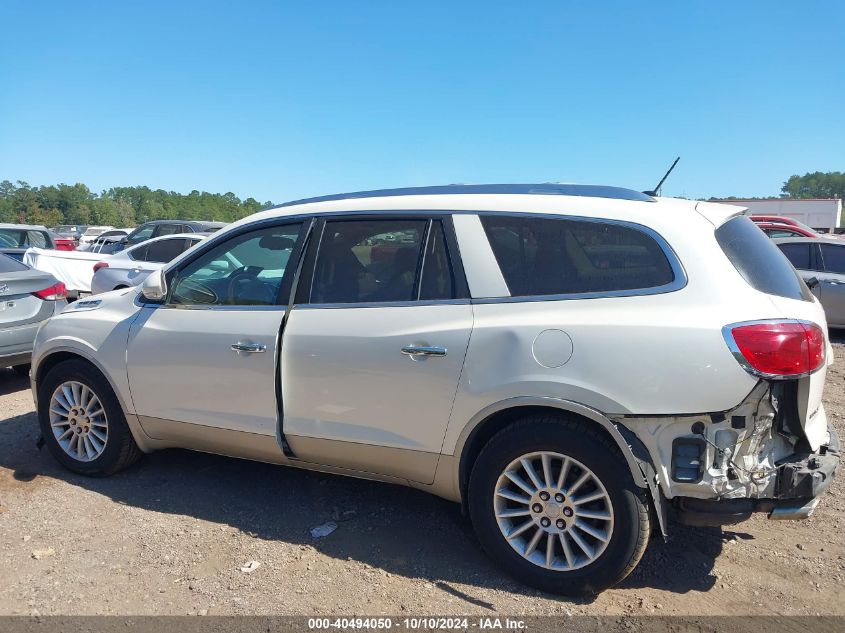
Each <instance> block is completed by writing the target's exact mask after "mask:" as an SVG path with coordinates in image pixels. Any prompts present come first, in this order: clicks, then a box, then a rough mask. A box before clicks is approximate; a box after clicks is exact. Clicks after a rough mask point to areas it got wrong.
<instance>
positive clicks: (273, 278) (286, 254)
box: [168, 224, 301, 306]
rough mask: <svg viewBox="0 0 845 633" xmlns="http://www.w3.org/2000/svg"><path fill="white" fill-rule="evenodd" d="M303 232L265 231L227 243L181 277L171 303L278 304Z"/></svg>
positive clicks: (290, 228)
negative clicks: (293, 253) (290, 260)
mask: <svg viewBox="0 0 845 633" xmlns="http://www.w3.org/2000/svg"><path fill="white" fill-rule="evenodd" d="M300 227H301V224H288V225H285V226H273V227H266V228H262V229H257V230H255V231H250V232H249V233H244V234H243V235H239V236H236V237H233V238H230V239H228V240H225V241H224V242H222V243H221V244H219V245H218V246H216V247H214V248H212V249H211V250H209V251H207V252H205V253H203V254H202V255H200V256H199V257H197V258H196V259H195V260H194V261H192V262H191V263H189V264H188V265H187V266H186V267H185V268H184V269H182V270H181V271H179V272H178V273H177V275H176V277H175V279H174V280H173V282H172V291H171V294H170V297H169V300H168V303H171V304H174V305H192V306H199V305H201V306H224V305H226V306H270V305H276V304H277V303H278V302H279V294H280V292H281V288H282V279H283V277H284V274H285V270H286V269H287V265H288V261H289V259H290V256H291V253H292V252H293V247H294V245H295V244H296V240H297V237H298V236H299V230H300Z"/></svg>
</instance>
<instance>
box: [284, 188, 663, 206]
mask: <svg viewBox="0 0 845 633" xmlns="http://www.w3.org/2000/svg"><path fill="white" fill-rule="evenodd" d="M455 194H476V195H479V194H488V195H489V194H507V195H514V194H531V195H545V196H581V197H587V198H611V199H614V200H633V201H638V202H654V201H655V199H654V198H652V197H651V196H649V195H646V194H644V193H642V192H641V191H634V190H633V189H625V188H623V187H608V186H604V185H570V184H560V183H540V184H494V185H436V186H433V187H405V188H400V189H376V190H373V191H356V192H352V193H337V194H333V195H328V196H318V197H316V198H304V199H302V200H292V201H291V202H285V203H284V204H280V205H277V206H276V207H273V208H275V209H280V208H282V207H292V206H295V205H299V204H310V203H312V202H329V201H332V200H352V199H358V198H390V197H395V196H432V195H455Z"/></svg>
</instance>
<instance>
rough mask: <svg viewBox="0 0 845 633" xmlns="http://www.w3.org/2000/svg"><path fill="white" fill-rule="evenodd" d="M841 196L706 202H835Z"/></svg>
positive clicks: (725, 199)
mask: <svg viewBox="0 0 845 633" xmlns="http://www.w3.org/2000/svg"><path fill="white" fill-rule="evenodd" d="M836 200H841V198H710V199H709V200H707V202H728V203H730V202H775V201H777V202H835V201H836Z"/></svg>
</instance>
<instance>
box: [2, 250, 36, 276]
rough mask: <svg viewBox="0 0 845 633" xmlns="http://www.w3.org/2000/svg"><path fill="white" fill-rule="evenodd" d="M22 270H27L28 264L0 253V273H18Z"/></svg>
mask: <svg viewBox="0 0 845 633" xmlns="http://www.w3.org/2000/svg"><path fill="white" fill-rule="evenodd" d="M24 270H29V266H27V265H26V264H22V263H21V262H19V261H18V260H16V259H12V258H11V257H9V256H7V255H3V254H0V273H19V272H21V271H24Z"/></svg>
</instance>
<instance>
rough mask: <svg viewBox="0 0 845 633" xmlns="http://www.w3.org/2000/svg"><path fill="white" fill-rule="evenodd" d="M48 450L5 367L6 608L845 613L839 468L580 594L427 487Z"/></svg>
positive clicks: (835, 410) (195, 458)
mask: <svg viewBox="0 0 845 633" xmlns="http://www.w3.org/2000/svg"><path fill="white" fill-rule="evenodd" d="M834 340H835V341H836V345H835V348H836V352H837V354H838V355H839V357H838V359H837V362H836V365H835V366H834V368H833V371H832V372H830V373H829V374H828V384H827V393H826V398H825V405H826V407H827V412H828V415H829V417H830V418H831V419H832V420H833V421H834V424H835V425H836V426H837V428H838V430H839V432H840V434H843V433H845V381H843V377H845V336H843V335H842V334H839V335H838V336H837V335H835V337H834ZM843 437H845V435H843ZM37 439H38V431H37V423H36V419H35V414H34V413H33V405H32V398H31V396H30V392H29V390H28V385H27V383H26V381H25V380H23V379H20V378H18V377H17V376H15V375H14V374H13V373H12V372H11V371H8V370H0V543H2V546H1V547H2V549H1V550H0V578H2V581H0V614H34V613H39V614H68V615H69V614H178V615H184V614H201V615H204V614H316V613H322V614H326V613H333V614H368V615H376V614H392V615H401V614H405V613H407V614H413V615H420V614H434V615H445V614H474V613H477V614H490V615H495V614H500V615H549V614H558V615H561V614H573V615H575V614H591V615H605V614H607V615H611V614H628V613H630V614H638V615H639V614H662V615H669V614H684V615H693V614H695V615H699V614H700V615H704V614H767V615H772V614H795V615H798V614H816V613H820V614H845V538H843V535H842V534H843V530H845V508H843V501H845V483H843V480H845V477H843V476H842V475H840V479H839V481H837V482H836V483H835V484H834V486H833V488H832V490H831V491H830V492H828V494H827V495H826V496H825V498H824V499H823V502H822V504H821V505H820V506H819V508H818V510H817V511H816V513H815V515H814V516H813V517H812V518H811V519H809V520H807V521H804V522H798V523H790V522H774V521H768V520H766V519H765V518H754V519H752V520H751V521H748V522H746V523H743V524H740V525H738V526H734V527H732V528H728V529H725V530H713V529H709V530H705V529H687V528H681V527H675V528H674V530H673V534H672V538H671V540H670V542H669V543H663V541H662V540H653V541H652V543H651V545H650V547H649V550H648V552H647V553H646V556H645V559H644V560H643V562H642V563H641V565H640V566H639V568H638V569H637V570H636V571H635V572H634V574H633V575H632V576H631V577H630V578H628V579H627V580H626V581H625V582H624V583H623V584H622V585H621V586H620V587H618V588H615V589H612V590H609V591H606V592H605V593H603V594H602V595H600V596H598V597H597V598H595V599H591V600H577V601H572V600H567V599H563V598H558V597H554V596H548V595H545V594H541V593H539V592H536V591H533V590H527V589H525V588H524V587H522V586H520V585H518V584H516V583H515V582H513V581H511V580H510V579H509V578H508V577H506V576H504V575H503V574H502V573H501V572H499V570H498V569H496V568H495V567H493V566H492V565H491V564H490V563H489V562H488V560H487V559H486V558H485V557H484V555H483V554H482V553H481V551H480V550H479V548H478V546H477V544H476V542H475V539H474V538H473V536H472V532H471V530H470V529H469V527H468V526H467V524H466V522H465V521H464V520H463V519H462V517H461V515H460V512H459V509H458V508H457V507H456V506H454V505H453V504H450V503H448V502H445V501H442V500H439V499H436V498H434V497H432V496H428V495H426V494H424V493H422V492H417V491H414V490H410V489H403V488H399V487H395V486H389V485H385V484H377V483H371V482H366V481H358V480H354V479H346V478H341V477H333V476H328V475H320V474H315V473H309V472H305V471H299V470H296V469H291V468H282V467H275V466H269V465H264V464H257V463H251V462H246V461H240V460H235V459H228V458H223V457H216V456H213V455H203V454H198V453H189V452H185V451H166V452H162V453H158V454H154V455H149V456H147V457H146V458H145V459H143V460H142V462H141V463H140V464H138V465H136V466H135V467H134V468H132V469H131V470H129V471H128V472H125V473H122V474H120V475H117V476H115V477H112V478H110V479H86V478H84V477H79V476H76V475H73V474H71V473H68V472H66V471H64V470H62V469H61V468H59V467H58V466H57V465H56V463H55V462H54V461H53V460H52V459H51V458H50V456H49V454H48V453H47V451H46V449H44V450H42V451H39V450H38V449H37V448H36V440H37ZM332 519H335V520H338V524H339V527H338V529H337V530H336V531H335V532H334V533H333V534H331V535H329V536H328V537H326V538H322V539H314V538H312V537H311V535H310V533H309V528H311V527H314V526H316V525H319V524H321V523H323V522H325V521H329V520H332ZM249 561H257V562H259V563H260V566H259V567H258V568H257V569H255V571H253V572H251V573H244V572H242V571H241V567H242V566H244V565H245V564H246V563H247V562H249Z"/></svg>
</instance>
